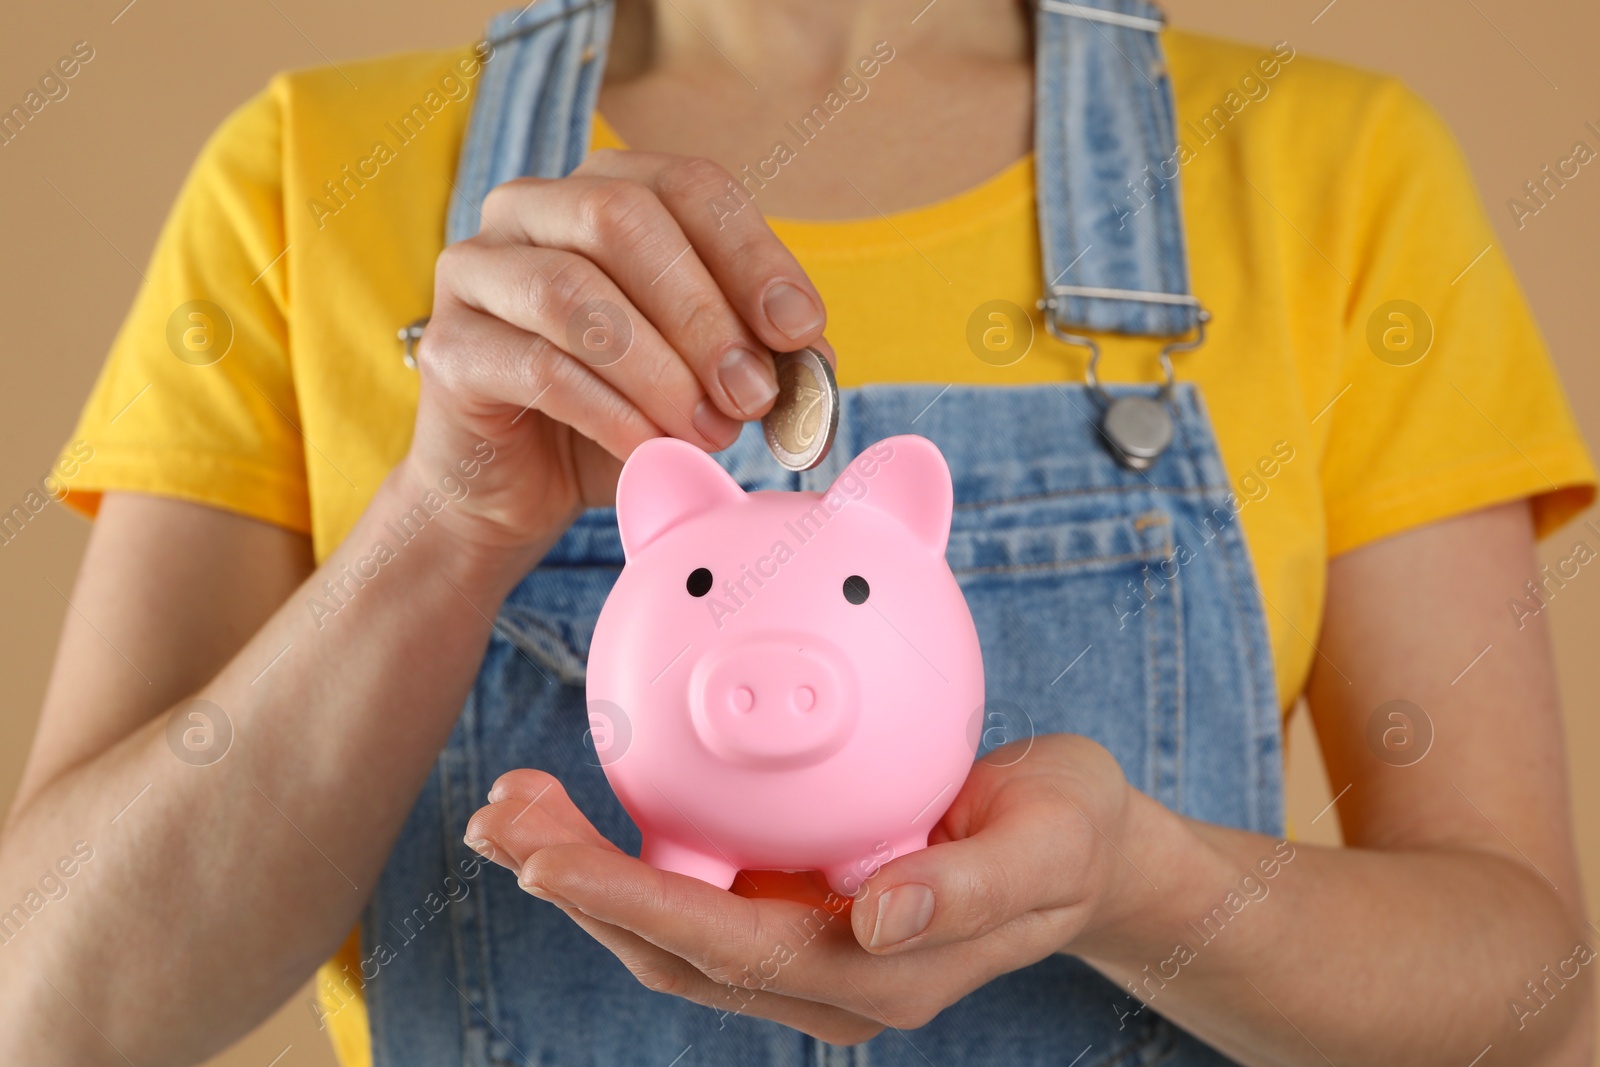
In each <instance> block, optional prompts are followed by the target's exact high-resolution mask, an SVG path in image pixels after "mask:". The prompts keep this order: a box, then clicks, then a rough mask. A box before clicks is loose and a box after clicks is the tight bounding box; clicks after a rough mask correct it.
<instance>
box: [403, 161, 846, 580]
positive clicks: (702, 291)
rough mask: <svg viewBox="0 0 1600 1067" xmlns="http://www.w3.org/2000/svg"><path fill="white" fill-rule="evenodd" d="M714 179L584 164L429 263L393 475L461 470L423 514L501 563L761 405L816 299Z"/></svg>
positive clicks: (774, 242) (717, 174)
mask: <svg viewBox="0 0 1600 1067" xmlns="http://www.w3.org/2000/svg"><path fill="white" fill-rule="evenodd" d="M732 188H736V187H735V186H734V184H733V178H732V176H731V175H729V174H728V173H727V172H726V171H725V170H723V169H722V168H721V167H719V166H717V165H716V164H715V163H712V162H710V161H708V160H704V159H691V158H686V157H680V156H668V155H652V154H646V153H640V152H617V151H602V152H597V153H595V154H594V155H592V156H590V157H589V159H588V160H587V161H585V162H584V164H583V165H582V166H580V167H579V168H578V169H577V170H576V171H575V172H573V174H572V175H571V176H569V177H567V178H563V179H560V180H546V179H540V178H521V179H518V180H516V181H511V182H507V183H506V184H504V185H502V186H500V187H498V188H497V189H495V190H494V191H493V192H492V193H490V194H489V196H488V197H487V199H486V200H485V202H484V205H483V227H482V231H481V232H480V233H479V234H478V236H476V237H474V238H472V239H470V240H467V241H462V242H460V243H458V244H454V245H451V246H450V247H448V248H446V249H445V250H444V252H443V253H441V254H440V256H439V261H438V266H437V271H436V279H435V294H434V309H433V316H432V319H431V321H430V323H429V325H428V327H427V330H426V332H425V333H424V335H423V338H422V340H421V342H420V344H419V346H418V353H417V361H418V365H419V370H420V373H421V376H422V395H421V399H420V402H419V406H418V411H417V421H416V429H415V433H414V436H413V441H412V445H411V451H410V454H409V456H408V457H407V460H406V463H405V466H406V467H407V468H408V469H409V470H408V474H409V476H410V478H411V479H412V480H413V482H414V483H415V485H417V486H419V487H432V486H435V485H438V484H439V482H440V480H441V479H442V478H444V477H447V476H452V475H454V476H457V477H458V478H459V476H460V475H461V474H462V473H464V472H463V469H462V466H461V465H462V464H463V463H467V464H471V463H473V462H475V461H476V462H479V463H482V461H483V460H484V456H485V453H486V450H485V449H483V448H482V443H483V442H487V443H488V445H489V446H490V447H491V448H492V450H493V451H492V456H493V459H492V461H489V462H487V463H482V469H481V472H475V474H474V477H473V480H472V492H471V494H470V496H469V497H467V498H466V499H464V500H462V501H460V502H459V503H457V504H455V505H453V506H452V507H451V508H449V509H447V510H446V511H445V512H443V513H442V514H441V515H440V516H439V517H440V518H443V519H445V520H446V521H447V523H448V525H449V526H450V527H452V528H453V529H454V530H455V531H456V535H457V536H458V538H460V539H461V541H462V542H463V546H464V547H466V548H469V549H483V550H487V551H489V552H490V554H491V556H494V555H497V554H505V553H506V552H508V551H509V553H510V554H511V555H513V556H519V555H520V554H521V552H520V551H519V550H525V549H526V548H527V547H528V546H529V545H531V544H535V543H540V542H544V543H548V542H549V541H552V540H554V538H555V537H557V536H559V535H560V533H561V531H562V530H564V529H565V528H566V526H567V525H568V524H569V523H570V522H571V521H572V519H573V518H574V517H575V516H576V514H577V513H578V512H579V511H580V510H581V509H583V508H585V507H591V506H599V505H605V504H609V503H611V502H612V500H613V494H614V491H615V487H616V479H617V473H618V471H619V470H620V468H621V461H622V460H624V459H625V458H627V456H628V454H629V453H630V452H632V451H633V449H634V448H636V447H637V446H638V445H639V444H640V443H642V442H643V441H645V440H647V439H649V438H651V437H657V436H661V435H663V434H668V435H671V436H674V437H679V438H681V439H683V440H685V441H689V442H691V443H693V444H696V445H699V446H700V447H702V448H705V449H707V450H716V449H721V448H725V447H727V446H728V445H729V444H731V443H732V442H733V440H734V438H735V437H736V436H738V433H739V428H740V425H741V423H742V422H743V421H746V420H750V419H755V418H759V417H760V416H761V415H762V414H764V413H765V412H766V411H767V410H768V409H769V408H770V407H771V405H772V400H773V397H774V396H775V395H776V393H777V384H776V378H775V374H774V371H773V365H772V356H771V351H774V350H776V351H787V350H792V349H796V348H800V347H802V346H804V345H808V344H817V343H818V342H819V341H820V340H821V337H822V327H823V321H824V312H823V307H822V301H821V298H820V297H819V296H818V295H817V291H816V289H815V288H814V287H813V286H812V285H811V282H810V281H809V280H808V279H807V277H806V275H805V272H804V271H802V270H801V269H800V265H799V264H798V263H797V262H795V259H794V257H793V256H791V255H790V254H789V252H788V250H787V249H785V248H784V246H783V245H782V243H781V242H779V241H778V239H777V238H776V237H775V236H774V235H773V233H772V231H771V230H770V229H769V228H768V227H767V225H766V223H765V221H764V220H763V219H762V218H761V215H760V213H759V212H757V211H755V210H753V209H752V210H748V211H743V210H741V211H738V212H731V211H728V210H725V209H724V210H722V211H720V212H719V211H714V210H712V205H713V204H717V205H725V204H726V203H727V202H728V198H729V190H730V189H732Z"/></svg>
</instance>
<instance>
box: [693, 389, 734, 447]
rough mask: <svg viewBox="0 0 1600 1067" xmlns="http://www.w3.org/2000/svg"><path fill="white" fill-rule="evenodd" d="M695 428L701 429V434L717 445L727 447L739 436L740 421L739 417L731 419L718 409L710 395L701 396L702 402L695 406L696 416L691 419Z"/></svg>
mask: <svg viewBox="0 0 1600 1067" xmlns="http://www.w3.org/2000/svg"><path fill="white" fill-rule="evenodd" d="M690 421H691V422H693V423H694V428H695V429H696V430H699V431H700V436H701V437H704V438H705V439H706V440H707V441H710V442H711V443H712V444H714V445H716V446H717V447H718V448H726V447H728V445H730V444H732V443H733V439H734V438H735V437H738V436H739V426H740V423H739V421H738V420H737V419H730V418H729V417H728V416H726V415H724V414H723V413H722V412H721V411H719V410H718V409H717V405H715V404H713V403H712V402H711V398H710V397H701V398H700V402H699V403H698V404H696V405H695V406H694V416H693V417H692V418H691V419H690Z"/></svg>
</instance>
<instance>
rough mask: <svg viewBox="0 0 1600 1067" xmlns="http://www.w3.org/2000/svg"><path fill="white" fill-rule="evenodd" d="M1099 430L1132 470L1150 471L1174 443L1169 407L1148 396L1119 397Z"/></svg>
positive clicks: (1114, 401) (1107, 410) (1119, 457)
mask: <svg viewBox="0 0 1600 1067" xmlns="http://www.w3.org/2000/svg"><path fill="white" fill-rule="evenodd" d="M1100 431H1101V432H1102V433H1103V434H1105V436H1106V440H1107V441H1109V442H1110V444H1111V449H1112V451H1113V452H1115V453H1116V455H1117V458H1118V459H1119V460H1121V461H1122V463H1123V465H1124V466H1126V467H1128V468H1129V469H1130V470H1136V471H1144V470H1149V469H1150V468H1151V467H1152V466H1153V465H1154V464H1155V461H1156V460H1158V459H1160V458H1161V453H1163V452H1165V451H1166V450H1167V446H1168V445H1170V444H1172V416H1171V415H1169V414H1167V406H1166V405H1165V404H1163V403H1162V402H1161V401H1159V400H1155V399H1152V398H1150V397H1147V396H1119V397H1117V398H1116V399H1115V400H1113V401H1112V402H1111V406H1110V407H1108V408H1106V413H1105V417H1104V418H1103V419H1101V422H1100Z"/></svg>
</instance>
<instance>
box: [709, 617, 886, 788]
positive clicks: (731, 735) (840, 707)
mask: <svg viewBox="0 0 1600 1067" xmlns="http://www.w3.org/2000/svg"><path fill="white" fill-rule="evenodd" d="M857 704H858V701H857V698H856V686H855V675H854V672H853V671H852V670H851V668H850V665H849V662H848V660H846V658H845V657H844V656H843V654H841V653H840V652H839V651H838V650H837V649H835V648H833V647H832V646H831V645H829V644H827V643H826V642H820V641H818V640H816V639H815V638H812V637H799V636H785V635H780V634H771V635H763V636H752V637H749V638H745V639H742V640H739V641H734V642H729V643H727V644H726V645H721V646H718V647H717V648H716V649H714V650H713V651H712V652H710V653H708V654H707V655H706V656H705V657H703V658H702V659H701V660H700V662H699V663H698V664H697V665H696V667H695V671H694V673H693V676H692V677H691V680H690V692H689V713H690V718H691V719H692V721H693V722H694V727H695V731H696V733H698V734H699V736H700V739H701V741H702V742H704V743H705V745H706V747H707V748H709V749H710V750H711V751H712V752H713V753H715V754H716V755H717V756H719V757H721V758H722V759H725V760H727V761H728V762H730V763H737V764H743V765H746V766H761V767H773V768H777V767H798V766H804V765H807V764H811V763H816V762H818V761H820V760H822V759H825V758H826V757H828V756H830V755H832V754H833V753H835V752H837V751H839V749H840V748H842V747H843V746H844V744H845V742H846V741H848V740H849V738H850V735H851V734H852V733H853V732H854V729H855V722H856V712H857Z"/></svg>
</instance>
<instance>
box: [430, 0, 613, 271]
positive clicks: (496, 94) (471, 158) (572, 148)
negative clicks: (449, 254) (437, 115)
mask: <svg viewBox="0 0 1600 1067" xmlns="http://www.w3.org/2000/svg"><path fill="white" fill-rule="evenodd" d="M612 10H613V5H612V0H535V2H534V3H532V4H529V5H528V6H526V7H522V8H517V9H515V10H512V11H505V12H502V13H500V14H499V15H496V16H495V17H494V18H493V19H492V20H491V21H490V23H489V29H488V31H487V33H486V34H485V40H486V41H487V43H488V44H489V45H491V46H492V47H493V49H494V51H493V53H492V58H490V59H489V60H488V62H487V63H486V64H485V67H484V74H483V79H482V81H481V82H480V83H479V85H478V98H477V100H476V102H475V103H474V104H473V106H472V120H471V125H470V126H469V127H468V128H467V136H466V141H465V143H464V144H463V145H462V149H461V162H460V165H459V166H458V168H457V171H456V181H455V188H454V191H453V193H452V194H451V197H450V214H449V222H448V233H447V239H448V241H449V243H451V244H454V243H455V242H457V241H464V240H466V239H467V238H469V237H472V236H474V235H475V234H477V232H478V226H479V224H480V217H481V215H482V212H483V198H484V197H485V196H487V195H488V194H489V190H491V189H493V188H494V187H495V186H497V185H501V184H503V183H505V182H508V181H510V180H511V179H513V178H520V177H523V176H524V175H533V176H537V177H542V178H561V177H565V176H566V175H567V174H570V173H571V172H572V171H573V170H574V169H575V168H576V167H577V166H578V164H579V163H582V162H583V157H584V156H586V155H588V154H589V129H590V125H591V123H592V121H593V116H594V109H595V102H596V99H597V98H598V96H599V94H600V78H601V75H602V74H603V72H604V71H605V65H606V64H605V56H606V46H607V45H608V44H609V43H610V40H611V15H612Z"/></svg>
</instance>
